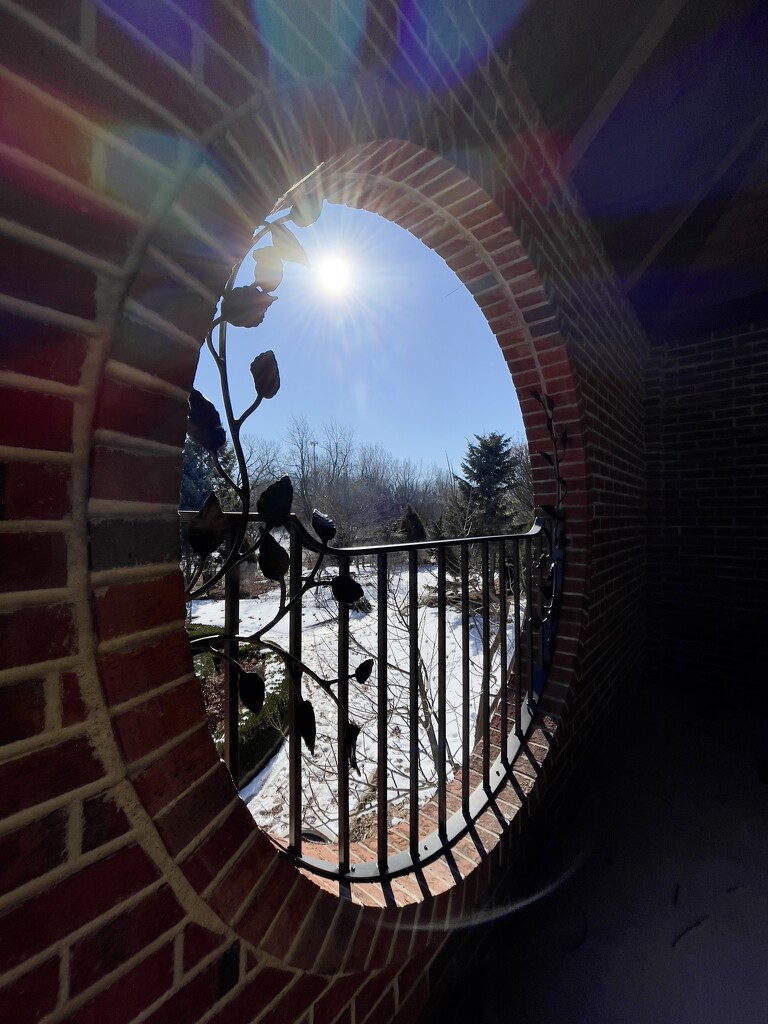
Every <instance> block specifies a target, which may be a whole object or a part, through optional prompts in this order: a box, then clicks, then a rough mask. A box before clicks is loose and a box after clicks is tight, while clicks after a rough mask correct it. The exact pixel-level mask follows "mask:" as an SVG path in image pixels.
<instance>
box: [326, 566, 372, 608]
mask: <svg viewBox="0 0 768 1024" xmlns="http://www.w3.org/2000/svg"><path fill="white" fill-rule="evenodd" d="M331 592H332V594H333V596H334V597H335V598H336V600H337V601H338V602H339V603H340V604H354V603H355V601H359V600H360V598H361V597H364V596H365V595H364V592H363V588H362V587H361V586H360V584H359V583H358V582H357V580H353V579H352V577H351V576H349V575H348V574H346V573H344V574H342V575H341V576H335V577H334V578H333V579H332V580H331Z"/></svg>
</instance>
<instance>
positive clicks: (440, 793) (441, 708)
mask: <svg viewBox="0 0 768 1024" xmlns="http://www.w3.org/2000/svg"><path fill="white" fill-rule="evenodd" d="M445 659H446V653H445V548H438V549H437V750H438V758H437V830H438V834H439V836H440V838H441V839H443V840H444V841H445V838H446V828H445V822H446V818H447V810H446V795H445V792H446V790H445V787H446V757H447V753H448V740H447V737H446V707H445V704H446V694H445V683H446V662H445Z"/></svg>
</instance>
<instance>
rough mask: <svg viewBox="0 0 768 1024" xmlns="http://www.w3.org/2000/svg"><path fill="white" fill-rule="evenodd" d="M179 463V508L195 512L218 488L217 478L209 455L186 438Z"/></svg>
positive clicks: (218, 481)
mask: <svg viewBox="0 0 768 1024" xmlns="http://www.w3.org/2000/svg"><path fill="white" fill-rule="evenodd" d="M181 458H182V462H181V492H180V493H179V508H181V509H193V510H194V511H195V512H197V511H198V510H199V509H200V508H201V506H202V504H203V502H204V501H205V499H206V498H207V497H208V495H209V494H210V493H211V491H215V490H217V489H218V487H219V483H220V480H219V476H218V474H217V472H216V470H215V469H214V467H213V463H212V461H211V456H210V454H209V453H208V452H207V451H206V450H205V448H201V447H200V445H199V444H195V442H194V441H191V440H190V439H189V438H187V439H186V440H185V441H184V452H183V454H182V457H181Z"/></svg>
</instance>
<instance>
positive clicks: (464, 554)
mask: <svg viewBox="0 0 768 1024" xmlns="http://www.w3.org/2000/svg"><path fill="white" fill-rule="evenodd" d="M469 751H470V737H469V545H468V544H467V543H464V544H462V545H461V809H462V811H463V813H464V815H465V816H467V817H468V816H469Z"/></svg>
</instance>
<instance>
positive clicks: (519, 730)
mask: <svg viewBox="0 0 768 1024" xmlns="http://www.w3.org/2000/svg"><path fill="white" fill-rule="evenodd" d="M512 590H513V592H514V598H515V735H516V736H517V737H518V739H520V738H522V735H523V724H522V721H521V719H520V714H521V712H522V709H523V676H522V651H521V650H520V647H521V642H522V628H521V622H520V598H521V591H522V587H521V583H520V540H519V538H517V537H515V563H514V566H513V569H512Z"/></svg>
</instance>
